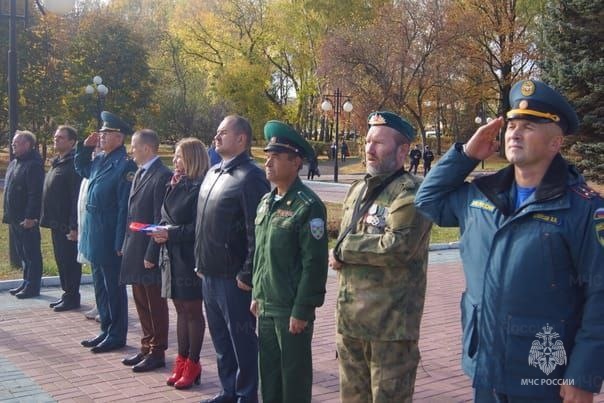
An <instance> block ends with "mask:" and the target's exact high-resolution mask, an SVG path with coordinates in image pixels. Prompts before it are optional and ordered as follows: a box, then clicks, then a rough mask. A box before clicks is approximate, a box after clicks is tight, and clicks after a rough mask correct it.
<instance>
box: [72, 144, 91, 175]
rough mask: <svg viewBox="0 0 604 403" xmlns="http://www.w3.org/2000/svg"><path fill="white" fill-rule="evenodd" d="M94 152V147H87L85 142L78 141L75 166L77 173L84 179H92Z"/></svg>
mask: <svg viewBox="0 0 604 403" xmlns="http://www.w3.org/2000/svg"><path fill="white" fill-rule="evenodd" d="M93 151H94V147H86V146H85V145H84V141H83V140H80V141H78V144H77V145H76V152H75V158H74V160H73V163H74V164H75V170H76V172H77V173H78V175H80V177H82V178H90V168H91V166H92V152H93Z"/></svg>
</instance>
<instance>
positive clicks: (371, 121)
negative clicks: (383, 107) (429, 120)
mask: <svg viewBox="0 0 604 403" xmlns="http://www.w3.org/2000/svg"><path fill="white" fill-rule="evenodd" d="M367 124H368V125H369V127H372V126H387V127H390V128H392V129H394V130H396V131H397V132H399V134H401V135H403V136H405V137H407V139H408V140H409V141H413V139H414V138H415V129H414V128H413V126H411V123H409V122H407V121H406V120H405V119H403V118H402V117H400V116H399V115H397V114H396V113H392V112H388V111H377V112H371V113H370V114H369V116H368V117H367Z"/></svg>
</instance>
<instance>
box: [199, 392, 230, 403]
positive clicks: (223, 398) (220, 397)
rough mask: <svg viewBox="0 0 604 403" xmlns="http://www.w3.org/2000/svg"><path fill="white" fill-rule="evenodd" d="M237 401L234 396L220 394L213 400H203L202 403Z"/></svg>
mask: <svg viewBox="0 0 604 403" xmlns="http://www.w3.org/2000/svg"><path fill="white" fill-rule="evenodd" d="M236 402H237V399H236V398H234V397H233V396H228V395H224V394H222V393H221V394H219V395H216V396H214V397H213V398H211V399H206V400H202V401H201V403H236Z"/></svg>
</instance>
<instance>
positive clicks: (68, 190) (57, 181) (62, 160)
mask: <svg viewBox="0 0 604 403" xmlns="http://www.w3.org/2000/svg"><path fill="white" fill-rule="evenodd" d="M76 141H78V135H77V132H76V131H75V129H74V128H73V127H70V126H59V127H58V128H57V131H56V132H55V134H54V148H55V151H56V152H57V154H58V155H57V157H56V158H54V159H53V160H52V165H51V167H50V170H49V171H48V173H47V174H46V178H45V179H44V191H43V193H42V215H41V217H40V226H41V227H46V228H50V233H51V235H52V247H53V251H54V254H55V261H56V262H57V267H58V268H59V279H60V280H61V288H62V289H63V295H62V296H61V298H59V299H58V300H57V301H55V302H51V303H50V307H51V308H53V309H54V311H55V312H61V311H68V310H70V309H77V308H79V307H80V280H81V278H82V265H81V264H80V263H78V260H77V257H78V214H77V213H78V211H77V210H78V195H79V193H80V183H81V182H82V178H81V177H80V175H78V174H77V173H76V171H75V167H74V165H73V158H74V156H75V149H74V147H75V143H76Z"/></svg>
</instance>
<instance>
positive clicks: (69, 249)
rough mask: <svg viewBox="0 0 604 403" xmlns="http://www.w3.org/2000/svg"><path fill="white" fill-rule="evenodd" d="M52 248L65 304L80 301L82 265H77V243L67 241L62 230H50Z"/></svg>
mask: <svg viewBox="0 0 604 403" xmlns="http://www.w3.org/2000/svg"><path fill="white" fill-rule="evenodd" d="M50 234H51V236H52V248H53V251H54V254H55V261H56V262H57V267H58V269H59V279H60V280H61V288H62V289H63V296H62V297H61V298H62V299H63V300H64V301H66V302H71V301H74V302H78V303H79V301H80V281H81V279H82V265H81V264H80V263H78V261H77V258H78V243H77V242H75V241H70V240H69V239H67V234H65V232H63V231H62V230H58V229H51V231H50Z"/></svg>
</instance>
